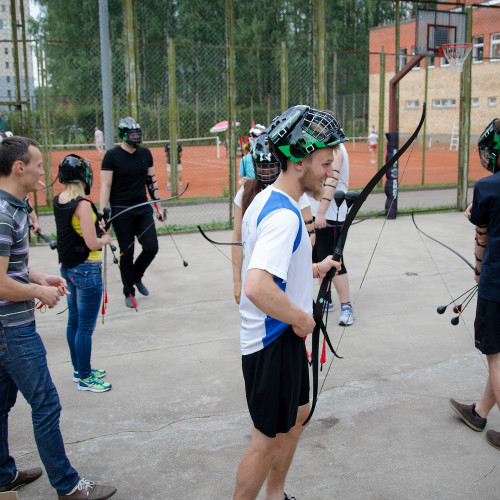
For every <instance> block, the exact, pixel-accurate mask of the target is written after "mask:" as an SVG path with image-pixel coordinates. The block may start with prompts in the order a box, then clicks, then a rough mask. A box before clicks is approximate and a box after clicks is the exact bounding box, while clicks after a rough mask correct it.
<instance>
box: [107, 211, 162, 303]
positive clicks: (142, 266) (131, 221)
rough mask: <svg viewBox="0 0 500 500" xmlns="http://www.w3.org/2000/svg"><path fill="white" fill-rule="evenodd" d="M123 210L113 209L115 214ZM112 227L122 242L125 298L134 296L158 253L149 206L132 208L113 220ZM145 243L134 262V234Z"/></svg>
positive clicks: (121, 266) (121, 267) (122, 275)
mask: <svg viewBox="0 0 500 500" xmlns="http://www.w3.org/2000/svg"><path fill="white" fill-rule="evenodd" d="M121 210H123V209H120V208H116V207H115V208H113V207H112V214H113V216H114V215H116V214H117V213H118V212H120V211H121ZM113 228H114V230H115V233H116V238H117V240H118V244H119V245H120V255H121V257H120V274H121V277H122V283H123V293H124V295H125V297H128V295H129V294H132V295H135V288H134V283H138V282H139V281H141V279H142V277H143V276H144V273H145V272H146V269H147V268H148V266H149V265H150V264H151V262H152V261H153V259H154V258H155V255H156V254H157V253H158V238H157V236H156V228H155V223H154V218H153V209H152V208H151V206H150V205H145V206H144V207H139V208H135V209H134V210H129V211H128V212H126V213H124V214H123V215H120V216H118V217H117V218H116V219H114V220H113ZM136 236H137V239H138V240H139V243H140V245H141V246H142V252H141V253H140V255H139V256H138V257H137V259H136V260H135V262H134V246H135V245H134V241H135V237H136Z"/></svg>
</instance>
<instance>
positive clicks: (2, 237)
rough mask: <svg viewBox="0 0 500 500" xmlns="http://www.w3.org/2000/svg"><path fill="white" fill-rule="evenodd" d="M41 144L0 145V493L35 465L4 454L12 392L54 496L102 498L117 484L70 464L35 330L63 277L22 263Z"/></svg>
mask: <svg viewBox="0 0 500 500" xmlns="http://www.w3.org/2000/svg"><path fill="white" fill-rule="evenodd" d="M42 174H43V168H42V154H41V152H40V145H39V144H38V143H37V142H36V141H34V140H32V139H27V138H25V137H18V136H12V137H8V138H6V139H4V140H3V141H2V143H1V144H0V492H3V491H11V490H13V489H15V488H18V487H19V486H21V485H23V484H27V483H31V482H32V481H34V480H35V479H38V478H39V477H40V476H41V475H42V469H41V468H40V467H35V468H33V469H27V470H20V469H17V467H16V463H15V460H14V458H13V457H12V456H11V455H10V454H9V445H8V441H7V436H8V414H9V410H10V409H11V408H12V407H13V406H14V404H15V402H16V397H17V392H18V390H19V391H20V392H21V393H22V394H23V396H24V397H25V399H26V401H27V402H28V403H29V405H30V406H31V409H32V420H33V431H34V435H35V440H36V444H37V447H38V452H39V454H40V458H41V459H42V462H43V465H44V467H45V470H46V471H47V475H48V477H49V481H50V483H51V485H52V486H53V487H54V488H55V489H56V490H57V493H58V495H59V498H65V499H72V500H83V499H94V500H98V499H103V500H104V499H106V498H109V497H110V496H112V495H113V494H114V493H115V492H116V488H113V487H109V486H99V485H96V484H94V483H92V482H91V481H86V480H85V479H83V478H80V477H79V475H78V473H77V471H76V470H75V469H74V468H73V467H72V466H71V464H70V462H69V460H68V458H67V456H66V452H65V449H64V443H63V439H62V436H61V431H60V429H59V416H60V413H61V404H60V401H59V396H58V394H57V391H56V388H55V386H54V384H53V382H52V379H51V377H50V373H49V370H48V367H47V359H46V351H45V347H44V345H43V343H42V340H41V338H40V336H39V335H38V333H37V332H36V325H35V314H34V308H35V299H38V300H39V301H40V302H41V303H43V304H46V305H47V306H48V307H49V308H52V307H54V306H55V305H56V304H57V303H58V302H59V299H60V298H61V296H62V295H65V293H66V290H65V284H66V282H65V281H64V279H63V278H61V277H60V276H55V275H48V274H45V273H42V272H40V271H36V270H34V269H30V268H29V267H28V250H29V245H28V230H29V225H28V214H27V209H26V205H25V203H24V198H25V197H26V195H27V194H28V193H29V192H31V191H34V190H35V189H36V188H37V185H38V182H39V180H40V177H41V175H42Z"/></svg>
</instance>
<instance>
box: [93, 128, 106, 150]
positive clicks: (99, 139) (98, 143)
mask: <svg viewBox="0 0 500 500" xmlns="http://www.w3.org/2000/svg"><path fill="white" fill-rule="evenodd" d="M94 139H95V148H96V149H97V151H98V153H99V156H102V153H103V151H104V134H103V133H102V130H100V129H99V127H95V128H94Z"/></svg>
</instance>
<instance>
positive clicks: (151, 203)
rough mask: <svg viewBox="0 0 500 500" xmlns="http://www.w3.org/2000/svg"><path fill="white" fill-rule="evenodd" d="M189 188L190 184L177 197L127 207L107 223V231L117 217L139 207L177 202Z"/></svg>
mask: <svg viewBox="0 0 500 500" xmlns="http://www.w3.org/2000/svg"><path fill="white" fill-rule="evenodd" d="M188 187H189V182H188V183H187V184H186V187H185V188H184V191H182V193H179V194H176V195H175V196H170V197H169V198H161V199H159V200H149V201H144V202H142V203H138V204H137V205H132V206H131V207H127V208H126V209H125V210H122V211H121V212H118V213H117V214H115V215H113V217H111V218H110V219H108V220H107V221H106V225H105V228H106V230H108V229H109V227H110V225H111V222H112V221H113V219H116V218H117V217H120V215H123V214H124V213H126V212H128V211H129V210H134V208H139V207H144V206H146V205H154V204H155V203H162V202H164V201H171V200H175V199H177V198H180V197H181V196H182V195H183V194H184V193H185V192H186V191H187V188H188Z"/></svg>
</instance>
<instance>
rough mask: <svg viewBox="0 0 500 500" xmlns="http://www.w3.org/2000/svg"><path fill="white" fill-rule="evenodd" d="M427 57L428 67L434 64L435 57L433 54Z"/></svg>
mask: <svg viewBox="0 0 500 500" xmlns="http://www.w3.org/2000/svg"><path fill="white" fill-rule="evenodd" d="M427 57H428V58H429V68H434V67H435V66H436V58H435V57H434V56H427Z"/></svg>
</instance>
